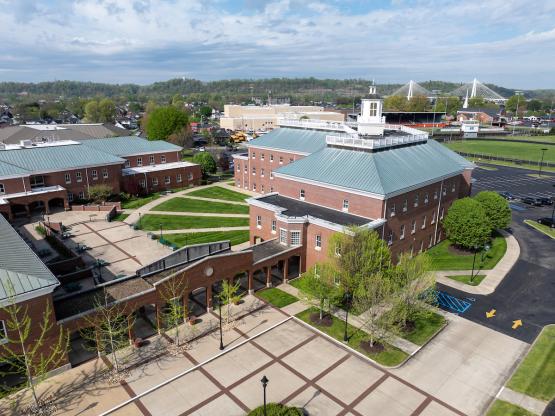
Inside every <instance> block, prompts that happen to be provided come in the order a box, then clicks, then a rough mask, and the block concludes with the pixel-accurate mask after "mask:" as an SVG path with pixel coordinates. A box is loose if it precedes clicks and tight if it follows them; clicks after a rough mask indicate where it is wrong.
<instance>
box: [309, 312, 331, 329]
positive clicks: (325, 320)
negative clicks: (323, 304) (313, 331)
mask: <svg viewBox="0 0 555 416" xmlns="http://www.w3.org/2000/svg"><path fill="white" fill-rule="evenodd" d="M310 322H312V323H314V324H316V325H319V326H331V324H332V323H333V319H332V318H331V316H329V315H323V316H322V319H320V313H319V312H315V313H311V314H310Z"/></svg>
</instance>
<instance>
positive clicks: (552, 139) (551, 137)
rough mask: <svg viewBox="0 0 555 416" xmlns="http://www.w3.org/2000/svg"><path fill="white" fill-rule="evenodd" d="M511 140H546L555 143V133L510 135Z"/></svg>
mask: <svg viewBox="0 0 555 416" xmlns="http://www.w3.org/2000/svg"><path fill="white" fill-rule="evenodd" d="M507 139H510V140H526V141H528V142H546V143H553V144H555V135H546V136H508V137H507Z"/></svg>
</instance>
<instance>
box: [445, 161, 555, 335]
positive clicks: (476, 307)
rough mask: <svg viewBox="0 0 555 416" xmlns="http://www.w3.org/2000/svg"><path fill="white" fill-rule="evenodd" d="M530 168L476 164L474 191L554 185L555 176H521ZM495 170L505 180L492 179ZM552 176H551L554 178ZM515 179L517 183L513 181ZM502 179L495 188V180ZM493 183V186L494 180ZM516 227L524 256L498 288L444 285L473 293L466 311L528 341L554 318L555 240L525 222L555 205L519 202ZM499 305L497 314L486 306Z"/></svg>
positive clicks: (539, 189) (549, 187)
mask: <svg viewBox="0 0 555 416" xmlns="http://www.w3.org/2000/svg"><path fill="white" fill-rule="evenodd" d="M530 173H533V172H531V171H526V170H521V169H512V168H501V169H499V170H497V171H485V170H482V169H477V170H476V171H475V174H474V177H475V178H476V180H477V181H476V183H475V185H474V190H473V192H479V191H481V190H483V189H490V190H500V191H501V190H503V191H509V192H513V193H515V194H523V193H542V192H543V193H544V194H547V193H548V192H549V191H551V192H552V191H553V189H554V188H553V187H552V185H553V184H555V176H551V177H550V180H547V181H544V180H541V181H538V182H535V183H528V182H527V181H526V182H524V183H519V181H520V182H522V178H523V177H528V178H529V176H527V175H528V174H530ZM493 176H498V177H499V176H504V177H505V180H499V181H492V180H491V178H492V177H493ZM551 180H552V181H551ZM511 181H513V183H512V184H511ZM496 182H497V183H498V186H497V189H495V183H496ZM492 185H493V186H492ZM514 205H515V206H516V207H518V210H515V209H513V221H512V223H511V228H512V232H513V235H514V236H515V238H516V239H517V241H518V243H519V245H520V250H521V253H520V257H519V260H518V261H517V263H516V264H515V266H514V267H513V269H512V270H511V271H510V272H509V273H508V274H507V276H506V277H505V279H504V280H503V282H502V283H501V284H500V285H499V286H498V287H497V289H496V291H495V292H494V293H493V294H491V295H488V296H479V295H469V294H467V293H465V292H461V291H458V290H455V289H452V288H450V287H446V286H443V285H439V284H438V287H439V289H440V290H443V291H445V292H447V293H449V294H451V295H453V296H455V297H458V298H460V299H468V298H470V299H471V300H473V301H472V306H471V307H470V308H469V309H468V310H467V311H466V312H464V314H463V315H462V316H463V317H465V318H466V319H469V320H471V321H474V322H478V323H480V324H482V325H485V326H487V327H489V328H492V329H495V330H497V331H499V332H502V333H504V334H507V335H509V336H511V337H514V338H517V339H520V340H522V341H525V342H532V341H533V340H534V339H535V338H536V336H537V335H538V333H539V332H540V330H541V329H542V327H543V326H545V325H547V324H551V323H555V240H553V239H551V238H549V237H548V236H546V235H544V234H542V233H540V232H538V231H536V230H535V229H533V228H532V227H529V226H528V225H526V224H524V223H523V221H524V220H525V219H537V218H539V217H545V216H551V207H542V208H539V207H527V206H525V205H522V204H520V203H516V204H514ZM492 309H495V310H496V313H495V316H494V317H492V318H487V317H486V312H487V311H490V310H492ZM519 319H520V320H522V326H520V327H518V328H516V329H512V326H513V322H514V321H516V320H519Z"/></svg>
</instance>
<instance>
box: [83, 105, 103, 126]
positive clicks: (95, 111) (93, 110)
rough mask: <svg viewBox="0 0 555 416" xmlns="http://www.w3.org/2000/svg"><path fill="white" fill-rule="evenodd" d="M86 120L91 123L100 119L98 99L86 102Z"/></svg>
mask: <svg viewBox="0 0 555 416" xmlns="http://www.w3.org/2000/svg"><path fill="white" fill-rule="evenodd" d="M85 120H86V121H88V122H89V123H98V121H99V120H100V108H99V106H98V101H96V100H92V101H89V102H88V103H87V104H85Z"/></svg>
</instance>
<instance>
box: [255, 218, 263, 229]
mask: <svg viewBox="0 0 555 416" xmlns="http://www.w3.org/2000/svg"><path fill="white" fill-rule="evenodd" d="M256 228H262V217H261V216H260V215H257V216H256Z"/></svg>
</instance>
